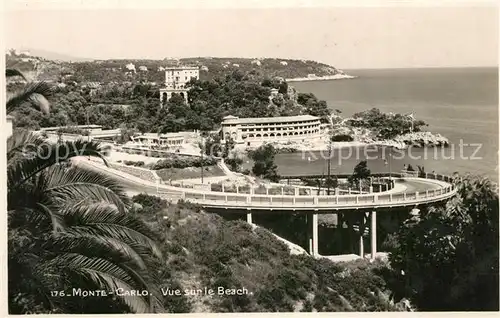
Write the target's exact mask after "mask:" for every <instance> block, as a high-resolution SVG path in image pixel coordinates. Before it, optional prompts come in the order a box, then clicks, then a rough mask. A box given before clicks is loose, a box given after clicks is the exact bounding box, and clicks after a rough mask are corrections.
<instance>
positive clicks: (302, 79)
mask: <svg viewBox="0 0 500 318" xmlns="http://www.w3.org/2000/svg"><path fill="white" fill-rule="evenodd" d="M352 78H357V76H352V75H347V74H335V75H326V76H315V77H296V78H287V79H286V81H287V82H305V81H328V80H341V79H352Z"/></svg>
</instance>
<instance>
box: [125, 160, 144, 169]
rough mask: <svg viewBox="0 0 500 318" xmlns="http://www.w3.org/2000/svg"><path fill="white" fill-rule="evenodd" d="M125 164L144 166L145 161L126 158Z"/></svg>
mask: <svg viewBox="0 0 500 318" xmlns="http://www.w3.org/2000/svg"><path fill="white" fill-rule="evenodd" d="M123 164H124V165H126V166H134V167H144V161H131V160H124V161H123Z"/></svg>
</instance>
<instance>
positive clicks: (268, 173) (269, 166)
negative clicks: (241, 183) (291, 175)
mask: <svg viewBox="0 0 500 318" xmlns="http://www.w3.org/2000/svg"><path fill="white" fill-rule="evenodd" d="M275 155H276V150H275V149H274V147H273V146H272V145H269V144H267V145H262V146H260V147H259V148H257V149H256V150H254V151H253V152H251V153H250V158H251V159H252V160H253V161H254V165H253V167H252V172H253V173H254V174H255V175H256V176H258V177H262V178H264V179H268V180H270V181H273V182H278V181H279V179H280V178H279V175H278V166H277V165H276V164H275V163H274V157H275Z"/></svg>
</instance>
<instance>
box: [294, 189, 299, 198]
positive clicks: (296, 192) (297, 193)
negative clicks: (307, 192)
mask: <svg viewBox="0 0 500 318" xmlns="http://www.w3.org/2000/svg"><path fill="white" fill-rule="evenodd" d="M294 190H295V195H296V196H298V195H299V194H300V193H299V188H294Z"/></svg>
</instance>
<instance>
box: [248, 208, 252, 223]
mask: <svg viewBox="0 0 500 318" xmlns="http://www.w3.org/2000/svg"><path fill="white" fill-rule="evenodd" d="M247 223H248V224H253V223H252V212H251V211H250V210H247Z"/></svg>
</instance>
